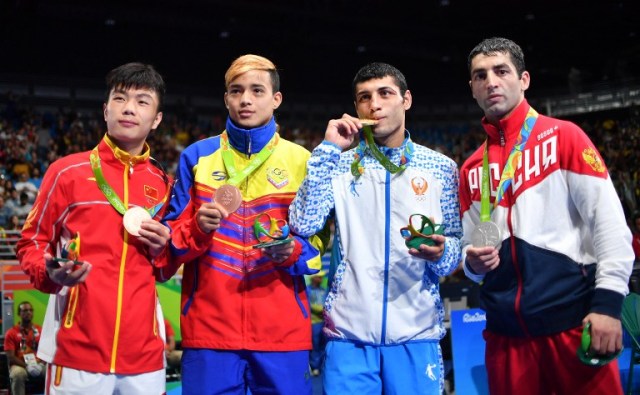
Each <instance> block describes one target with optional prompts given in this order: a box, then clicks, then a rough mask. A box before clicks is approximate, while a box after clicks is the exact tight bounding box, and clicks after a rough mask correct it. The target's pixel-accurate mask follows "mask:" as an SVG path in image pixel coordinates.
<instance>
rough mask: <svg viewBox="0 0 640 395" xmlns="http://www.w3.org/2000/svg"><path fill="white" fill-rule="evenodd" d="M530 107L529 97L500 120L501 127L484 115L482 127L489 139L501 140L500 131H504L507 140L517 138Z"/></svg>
mask: <svg viewBox="0 0 640 395" xmlns="http://www.w3.org/2000/svg"><path fill="white" fill-rule="evenodd" d="M529 107H530V106H529V103H528V102H527V99H524V100H522V102H521V103H520V104H519V105H518V106H517V107H516V108H515V109H514V110H513V112H512V113H511V114H510V115H509V116H508V117H507V118H503V119H501V120H500V122H499V124H500V127H496V126H495V125H493V124H491V123H489V122H488V121H487V118H486V117H483V118H482V127H483V128H484V130H485V131H486V132H487V135H488V136H489V140H490V141H493V140H500V132H502V133H504V138H505V140H506V141H510V140H512V139H515V138H516V137H517V136H518V134H519V133H520V130H521V129H522V124H523V123H524V119H525V117H526V116H527V112H528V111H529Z"/></svg>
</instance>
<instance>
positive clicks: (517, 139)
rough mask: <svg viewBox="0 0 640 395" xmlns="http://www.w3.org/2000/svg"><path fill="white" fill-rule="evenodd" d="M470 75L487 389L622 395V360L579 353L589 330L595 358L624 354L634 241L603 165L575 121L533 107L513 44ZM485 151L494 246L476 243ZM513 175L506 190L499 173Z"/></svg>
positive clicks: (491, 46) (475, 250)
mask: <svg viewBox="0 0 640 395" xmlns="http://www.w3.org/2000/svg"><path fill="white" fill-rule="evenodd" d="M469 71H470V74H471V81H470V86H471V90H472V92H473V96H474V98H475V99H476V100H477V102H478V104H479V105H480V107H481V108H482V109H483V110H484V113H485V117H484V118H483V120H482V125H483V127H484V129H485V131H486V133H487V142H486V144H484V145H483V146H482V147H480V148H478V150H477V151H476V152H474V153H473V154H472V155H471V157H470V158H469V159H467V161H466V162H465V163H464V165H463V166H462V168H461V171H460V206H461V212H462V225H463V229H464V237H463V246H464V247H463V256H465V261H464V270H465V273H466V274H467V276H468V277H470V278H471V279H472V280H474V281H476V282H479V283H480V284H481V287H480V299H481V303H482V306H483V308H484V309H485V310H486V313H487V329H486V331H485V333H484V337H485V340H486V343H487V344H486V345H487V347H486V356H485V360H486V367H487V372H488V377H489V389H490V391H491V393H492V394H498V395H501V394H524V395H529V394H530V395H538V394H558V395H560V394H603V395H604V394H615V393H618V394H619V393H621V392H622V388H621V384H620V376H619V372H618V365H617V362H615V361H614V362H611V363H609V364H607V365H604V366H589V365H586V364H584V363H582V362H581V360H580V359H579V358H578V355H577V350H578V348H579V347H580V345H581V337H582V336H581V335H582V330H583V325H586V324H587V323H589V324H590V325H591V331H590V334H591V340H592V341H591V351H592V352H593V353H595V354H613V353H615V352H616V351H618V350H620V349H621V347H622V327H621V323H620V313H621V309H622V302H623V299H624V296H625V295H626V294H627V293H628V287H627V284H628V280H629V275H630V273H631V269H632V264H633V251H632V249H631V243H630V241H631V235H630V233H629V229H628V227H627V226H626V225H625V218H624V213H623V211H622V207H621V205H620V201H619V199H618V197H617V195H616V191H615V189H614V187H613V184H612V182H611V179H610V177H609V174H608V172H607V169H606V167H605V165H604V163H603V161H602V158H601V157H600V154H599V153H598V151H597V150H596V148H595V147H594V145H593V144H592V143H591V141H590V140H589V138H588V137H587V136H586V135H585V134H584V132H583V131H582V130H581V129H580V128H578V127H577V126H576V125H574V124H572V123H570V122H566V121H561V120H558V119H554V118H550V117H546V116H544V115H539V114H537V113H536V112H535V111H534V110H533V109H532V108H531V107H530V106H529V104H528V103H527V101H526V100H525V99H524V91H525V90H526V89H527V88H528V87H529V78H530V76H529V73H528V72H527V71H525V69H524V55H523V54H522V50H521V49H520V47H519V46H517V45H516V44H515V43H513V42H512V41H510V40H507V39H502V38H493V39H488V40H485V41H483V42H482V43H480V44H479V45H478V46H477V47H476V48H474V49H473V50H472V52H471V54H470V55H469ZM532 124H533V127H532V126H531V125H532ZM485 145H488V154H487V156H488V166H487V173H488V174H489V177H488V178H489V180H488V182H489V184H490V188H489V189H490V190H491V191H490V192H487V196H488V194H489V193H490V196H488V197H489V198H490V203H491V204H493V203H494V202H495V201H496V200H497V201H498V202H499V204H498V205H497V207H495V208H493V207H494V206H491V207H492V210H491V211H492V212H491V217H490V220H491V222H493V223H495V224H496V225H497V227H498V228H499V229H500V231H501V237H500V238H499V242H498V244H497V246H496V247H497V248H496V247H494V246H493V245H488V246H482V245H475V246H474V245H472V239H473V238H472V237H473V232H474V229H476V227H477V226H478V224H479V223H480V222H481V216H482V214H483V212H482V211H483V210H482V204H481V197H482V194H483V190H484V191H486V190H487V189H486V188H483V187H482V184H483V182H482V181H483V177H482V175H483V174H487V173H485V170H484V168H485V166H484V165H483V158H484V157H485ZM514 146H515V147H520V148H521V149H520V150H518V149H515V150H514ZM512 152H513V153H514V154H513V155H512ZM506 163H510V164H511V165H512V166H511V167H510V166H506V165H505V164H506ZM510 170H513V173H512V176H511V177H505V180H506V181H505V182H506V184H507V185H508V187H504V185H505V183H504V182H501V176H502V175H506V174H510ZM509 182H510V185H509V184H508V183H509ZM502 191H504V194H503V195H501V192H502Z"/></svg>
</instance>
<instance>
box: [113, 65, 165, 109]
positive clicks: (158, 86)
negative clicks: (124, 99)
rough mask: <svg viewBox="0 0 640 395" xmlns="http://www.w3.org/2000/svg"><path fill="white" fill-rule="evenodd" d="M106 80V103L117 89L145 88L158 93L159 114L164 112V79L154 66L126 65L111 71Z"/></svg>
mask: <svg viewBox="0 0 640 395" xmlns="http://www.w3.org/2000/svg"><path fill="white" fill-rule="evenodd" d="M105 80H106V83H107V94H106V99H105V102H108V101H109V95H110V94H111V91H112V90H114V89H116V88H117V89H123V90H127V89H130V88H134V89H139V88H144V89H149V90H152V91H155V92H156V94H157V95H158V112H160V111H162V103H163V99H164V93H165V85H164V79H162V76H161V75H160V73H158V72H157V71H156V69H155V68H154V67H153V66H152V65H149V64H144V63H139V62H132V63H126V64H123V65H122V66H118V67H116V68H115V69H113V70H111V71H110V72H109V73H108V74H107V77H106V79H105Z"/></svg>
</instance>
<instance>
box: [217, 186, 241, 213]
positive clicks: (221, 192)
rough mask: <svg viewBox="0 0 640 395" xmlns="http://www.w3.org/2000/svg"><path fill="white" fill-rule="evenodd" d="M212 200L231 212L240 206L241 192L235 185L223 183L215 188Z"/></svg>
mask: <svg viewBox="0 0 640 395" xmlns="http://www.w3.org/2000/svg"><path fill="white" fill-rule="evenodd" d="M213 200H214V202H216V203H218V204H219V205H221V206H222V207H224V208H225V210H227V211H228V212H229V214H231V213H232V212H234V211H236V210H237V209H238V207H240V204H241V203H242V194H241V193H240V190H239V189H238V188H236V187H235V186H233V185H230V184H225V185H223V186H221V187H220V188H218V189H217V190H216V193H215V195H214V196H213Z"/></svg>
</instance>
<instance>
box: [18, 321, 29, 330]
mask: <svg viewBox="0 0 640 395" xmlns="http://www.w3.org/2000/svg"><path fill="white" fill-rule="evenodd" d="M20 326H21V327H23V328H25V329H28V328H31V321H27V322H20Z"/></svg>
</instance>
